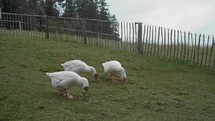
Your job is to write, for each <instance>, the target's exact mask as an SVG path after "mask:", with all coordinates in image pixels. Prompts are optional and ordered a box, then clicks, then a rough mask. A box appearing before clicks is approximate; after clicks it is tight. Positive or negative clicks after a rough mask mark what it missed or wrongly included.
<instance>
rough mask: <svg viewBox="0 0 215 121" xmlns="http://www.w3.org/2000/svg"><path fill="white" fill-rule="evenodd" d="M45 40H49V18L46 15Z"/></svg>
mask: <svg viewBox="0 0 215 121" xmlns="http://www.w3.org/2000/svg"><path fill="white" fill-rule="evenodd" d="M45 31H46V38H47V39H48V38H49V17H48V16H47V15H46V30H45Z"/></svg>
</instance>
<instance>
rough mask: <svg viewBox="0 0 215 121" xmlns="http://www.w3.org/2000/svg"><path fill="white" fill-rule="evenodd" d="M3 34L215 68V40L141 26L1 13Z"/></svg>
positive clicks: (0, 24) (178, 31) (201, 35)
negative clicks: (96, 47) (66, 41)
mask: <svg viewBox="0 0 215 121" xmlns="http://www.w3.org/2000/svg"><path fill="white" fill-rule="evenodd" d="M0 16H1V19H0V32H1V33H5V34H10V35H14V36H30V37H40V38H56V39H59V40H71V41H78V42H81V43H84V44H92V45H96V46H98V47H105V48H113V49H118V50H126V51H130V52H138V53H142V54H147V55H152V56H159V57H166V58H169V59H177V60H181V61H183V62H187V63H190V64H197V65H199V66H202V67H206V68H214V67H215V50H214V44H215V38H214V36H210V35H205V34H196V33H191V32H184V31H180V30H173V29H169V28H164V27H160V26H153V25H145V24H142V23H140V22H137V23H126V22H121V23H111V22H109V21H103V20H95V19H81V18H68V17H50V16H42V15H27V14H15V13H1V15H0Z"/></svg>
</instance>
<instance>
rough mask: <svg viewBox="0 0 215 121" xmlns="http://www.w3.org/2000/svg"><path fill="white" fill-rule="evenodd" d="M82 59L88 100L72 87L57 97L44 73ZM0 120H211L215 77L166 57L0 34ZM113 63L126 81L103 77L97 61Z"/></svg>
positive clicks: (214, 96) (213, 110)
mask: <svg viewBox="0 0 215 121" xmlns="http://www.w3.org/2000/svg"><path fill="white" fill-rule="evenodd" d="M71 59H81V60H83V61H85V62H86V63H88V64H89V65H92V66H94V67H95V68H96V69H97V72H98V74H99V80H98V81H95V80H94V79H93V77H92V76H91V75H90V74H84V75H82V76H85V77H87V78H88V79H89V82H90V90H89V95H88V96H87V97H83V96H82V94H81V87H74V88H73V89H72V91H71V93H72V94H73V95H74V99H67V98H64V97H62V96H60V95H59V93H58V92H57V91H56V90H55V89H53V88H52V86H51V81H50V79H49V78H48V77H47V76H46V75H45V72H54V71H61V70H63V68H62V67H61V66H60V64H61V63H63V62H65V61H67V60H71ZM0 60H1V61H0V120H2V121H7V120H8V121H9V120H22V121H31V120H35V121H61V120H63V121H76V120H77V121H99V120H103V121H111V120H115V121H135V120H136V121H186V120H193V121H214V120H215V115H214V114H215V74H214V72H215V71H214V70H207V69H203V68H200V67H197V66H191V65H186V64H182V63H178V62H177V61H170V60H167V59H162V58H157V57H149V56H145V55H142V54H134V53H129V52H124V51H115V50H110V49H104V48H96V47H94V46H89V45H83V44H80V43H76V42H69V41H56V40H51V39H36V38H27V37H25V38H24V37H16V38H15V37H9V36H7V35H4V34H0ZM108 60H118V61H120V62H121V63H122V65H123V66H124V67H125V69H126V72H127V76H128V83H126V84H124V83H121V82H119V83H112V82H110V81H108V80H107V79H106V78H105V75H104V73H103V68H102V65H101V64H102V62H105V61H108Z"/></svg>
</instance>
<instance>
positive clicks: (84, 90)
mask: <svg viewBox="0 0 215 121" xmlns="http://www.w3.org/2000/svg"><path fill="white" fill-rule="evenodd" d="M88 90H89V87H83V96H87V94H88Z"/></svg>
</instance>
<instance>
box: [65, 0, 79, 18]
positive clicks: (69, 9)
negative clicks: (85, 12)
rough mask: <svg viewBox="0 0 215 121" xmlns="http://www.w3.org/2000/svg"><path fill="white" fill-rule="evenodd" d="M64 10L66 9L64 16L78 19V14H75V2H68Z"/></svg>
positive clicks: (68, 0) (72, 0) (71, 0)
mask: <svg viewBox="0 0 215 121" xmlns="http://www.w3.org/2000/svg"><path fill="white" fill-rule="evenodd" d="M62 8H63V9H64V13H63V15H62V16H65V17H77V14H76V12H75V10H76V5H75V1H74V0H66V2H65V3H64V4H62Z"/></svg>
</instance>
